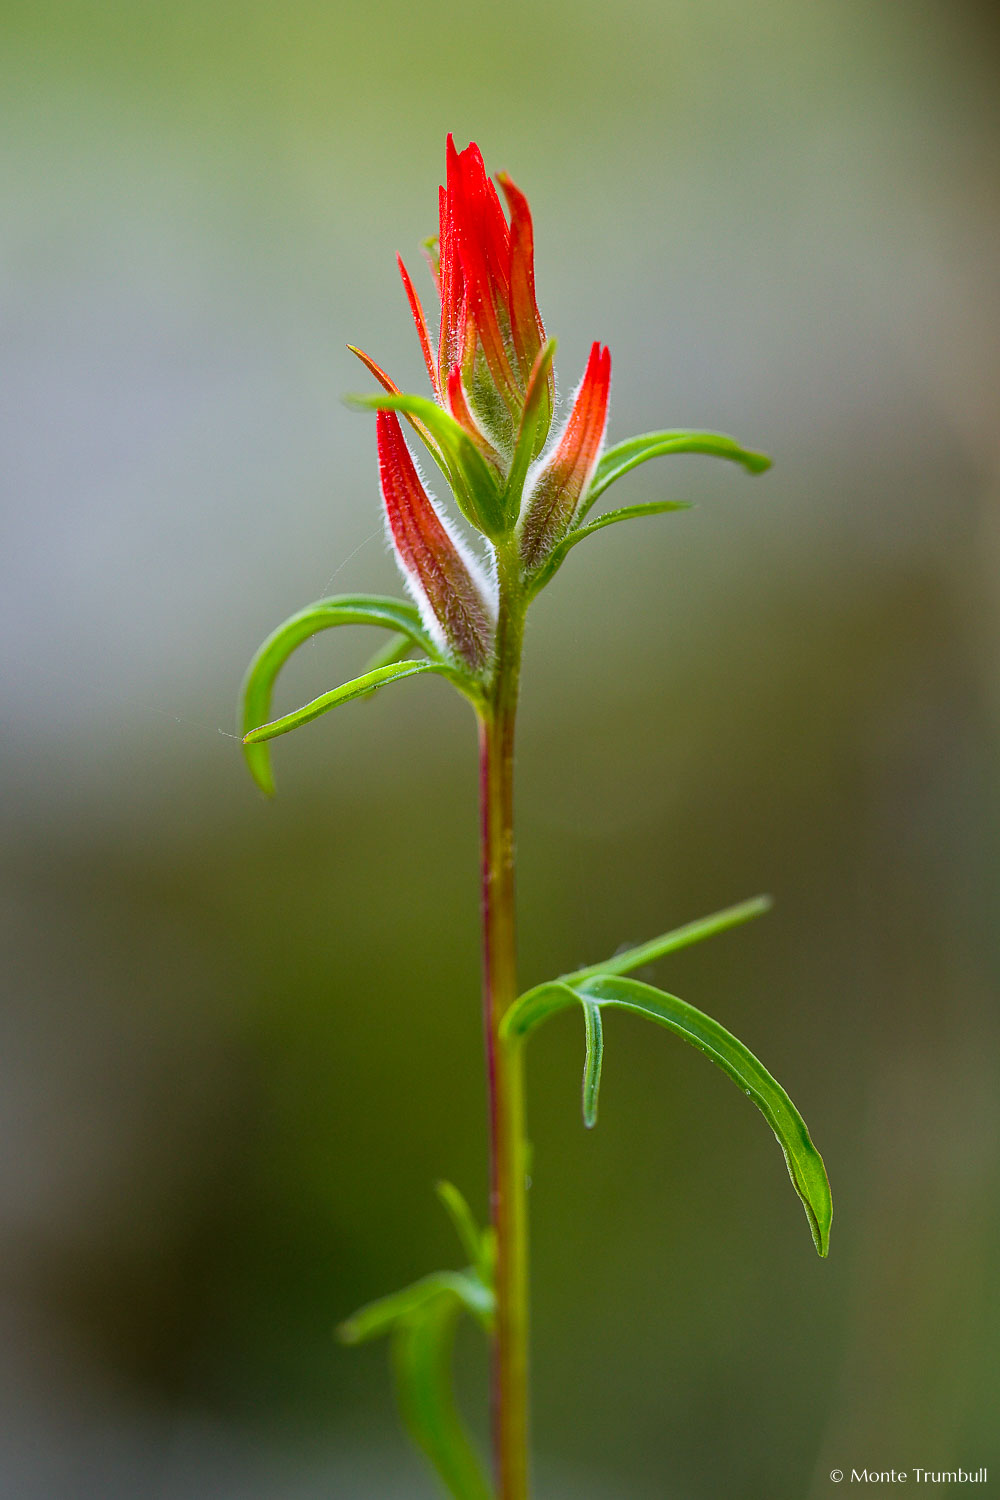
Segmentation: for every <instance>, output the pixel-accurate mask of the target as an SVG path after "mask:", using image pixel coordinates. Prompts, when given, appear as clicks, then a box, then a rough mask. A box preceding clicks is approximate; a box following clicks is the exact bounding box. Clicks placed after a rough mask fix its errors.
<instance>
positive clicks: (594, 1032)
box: [581, 996, 604, 1130]
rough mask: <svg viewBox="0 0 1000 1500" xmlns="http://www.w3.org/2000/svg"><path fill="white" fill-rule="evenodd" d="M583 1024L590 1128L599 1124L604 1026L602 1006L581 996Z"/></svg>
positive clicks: (586, 1114) (586, 1111)
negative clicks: (598, 1106) (598, 1103)
mask: <svg viewBox="0 0 1000 1500" xmlns="http://www.w3.org/2000/svg"><path fill="white" fill-rule="evenodd" d="M581 1000H582V1003H583V1024H584V1030H585V1032H586V1037H587V1056H586V1059H585V1061H584V1064H583V1123H584V1125H586V1127H587V1129H588V1130H593V1128H594V1126H595V1125H596V1124H597V1099H598V1095H599V1094H600V1092H601V1064H602V1062H603V1061H604V1027H603V1025H602V1023H601V1007H600V1006H599V1005H598V1003H597V1001H596V1000H590V999H588V998H586V997H584V996H581Z"/></svg>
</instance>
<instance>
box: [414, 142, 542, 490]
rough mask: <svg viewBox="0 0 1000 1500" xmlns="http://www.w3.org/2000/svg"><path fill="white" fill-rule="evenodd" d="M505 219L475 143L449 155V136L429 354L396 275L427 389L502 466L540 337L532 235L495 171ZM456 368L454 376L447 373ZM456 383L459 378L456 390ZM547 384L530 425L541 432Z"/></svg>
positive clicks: (524, 213) (519, 197)
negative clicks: (436, 324)
mask: <svg viewBox="0 0 1000 1500" xmlns="http://www.w3.org/2000/svg"><path fill="white" fill-rule="evenodd" d="M498 180H499V182H500V186H501V187H502V189H503V192H504V196H505V197H506V199H507V204H508V207H509V210H510V222H509V223H508V221H507V219H506V218H505V216H504V211H503V208H502V206H501V203H500V199H499V197H498V195H497V191H496V189H495V187H494V186H493V184H492V182H491V181H490V179H489V178H488V177H487V175H486V168H485V166H484V164H483V158H482V154H481V152H480V150H479V147H478V146H477V145H475V143H473V144H471V145H469V146H467V147H466V148H465V150H464V151H457V150H456V149H455V143H454V140H453V139H452V137H451V136H449V137H448V158H447V185H446V186H445V187H443V188H441V189H440V194H439V208H440V239H439V258H438V261H437V264H436V265H435V270H436V274H437V279H438V291H439V293H440V298H441V324H440V332H439V336H438V348H437V358H436V360H435V358H434V356H433V352H432V349H431V341H430V336H429V333H428V328H427V320H426V317H425V315H424V311H423V308H422V306H421V304H420V299H419V298H418V297H417V295H416V292H415V291H414V289H413V283H412V282H411V280H410V277H409V274H408V273H407V270H406V267H405V266H404V265H403V263H402V261H400V263H399V265H400V274H401V275H402V278H403V285H404V287H405V289H406V294H407V297H408V299H409V302H410V308H411V310H412V312H413V318H414V322H415V323H416V325H417V333H418V335H419V338H420V345H421V349H422V351H423V355H424V360H425V362H426V364H427V370H428V374H429V375H430V378H431V384H432V385H433V387H434V392H435V395H436V396H437V398H438V400H439V401H440V403H441V404H442V406H444V407H446V409H447V410H448V411H450V413H451V415H452V416H453V417H454V418H455V419H456V421H458V422H461V424H462V425H463V427H465V428H466V430H467V431H469V432H470V433H471V435H472V436H473V437H475V438H476V439H477V441H480V442H482V441H483V440H484V439H485V441H486V443H487V444H488V445H489V447H490V448H491V449H493V450H494V453H495V455H496V457H497V459H498V460H499V466H500V467H503V466H504V464H505V463H506V462H507V461H509V459H510V456H511V453H512V452H513V447H514V442H515V439H516V436H517V430H518V425H519V423H520V419H521V413H522V411H523V410H524V400H525V393H526V391H527V387H528V380H529V377H530V375H531V371H532V367H533V366H534V363H535V360H536V358H537V357H538V352H539V350H540V349H541V347H542V344H543V342H544V339H545V332H544V329H543V327H542V320H541V317H540V316H539V312H538V307H537V304H536V302H535V269H534V234H533V231H532V225H531V212H530V210H529V208H528V202H527V199H526V198H525V196H524V194H523V193H522V192H521V191H520V190H519V189H518V188H517V187H515V186H514V184H513V182H511V180H510V178H509V177H507V176H506V175H504V174H501V176H500V177H499V179H498ZM456 372H457V376H456ZM456 381H460V383H461V389H459V388H458V385H457V383H456ZM552 395H553V385H552V379H551V376H550V377H549V381H548V389H547V397H546V403H545V411H544V413H543V415H542V419H541V420H540V422H539V428H538V438H537V443H538V446H539V447H540V446H541V444H542V442H543V441H544V439H545V434H546V432H547V431H548V426H549V422H550V420H551V411H552Z"/></svg>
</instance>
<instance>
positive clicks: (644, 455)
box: [579, 429, 771, 519]
mask: <svg viewBox="0 0 1000 1500" xmlns="http://www.w3.org/2000/svg"><path fill="white" fill-rule="evenodd" d="M664 453H706V454H708V455H710V456H711V457H713V458H727V459H731V460H732V461H733V462H734V463H739V464H742V465H743V466H744V468H746V469H749V471H750V473H751V474H762V473H763V472H764V470H765V469H769V468H770V467H771V460H770V459H769V458H768V456H767V455H766V454H765V453H755V452H754V451H753V449H751V448H744V447H742V446H741V445H740V444H739V443H738V442H736V440H735V438H731V437H726V436H725V434H724V433H721V432H692V431H685V430H680V429H678V430H676V431H671V432H643V433H640V434H639V436H638V437H633V438H627V439H626V440H625V442H623V443H616V444H615V446H614V447H613V448H609V449H608V451H607V452H606V453H605V454H604V456H603V458H602V459H601V461H600V463H599V464H598V465H597V470H596V472H595V474H594V478H593V481H592V483H591V486H590V489H589V490H588V491H587V498H586V501H585V503H584V506H583V508H582V510H581V511H580V517H579V518H580V519H582V518H583V516H585V515H586V514H587V511H588V510H589V509H590V507H591V506H592V505H593V504H594V501H595V500H597V499H598V498H599V496H601V495H603V494H604V491H605V490H606V489H607V488H608V485H610V484H614V482H615V480H616V479H620V478H621V477H622V475H623V474H627V473H628V472H629V470H630V469H634V468H636V467H637V466H638V465H639V464H644V463H645V462H646V460H647V459H650V458H658V457H659V456H660V455H661V454H664Z"/></svg>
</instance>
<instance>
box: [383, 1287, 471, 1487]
mask: <svg viewBox="0 0 1000 1500" xmlns="http://www.w3.org/2000/svg"><path fill="white" fill-rule="evenodd" d="M458 1311H459V1309H458V1304H457V1303H456V1302H455V1301H454V1299H453V1298H444V1297H438V1298H436V1299H435V1300H433V1301H430V1302H425V1303H424V1304H423V1306H422V1307H421V1309H420V1310H419V1312H418V1313H416V1314H415V1315H414V1316H412V1317H410V1318H408V1319H406V1320H405V1321H404V1322H402V1323H400V1324H399V1325H398V1326H397V1327H396V1329H395V1330H394V1332H393V1337H392V1363H393V1369H394V1371H395V1375H396V1394H397V1398H398V1400H399V1410H400V1414H401V1416H402V1418H403V1421H404V1423H405V1424H406V1427H407V1430H408V1431H409V1433H410V1436H411V1437H412V1439H413V1441H414V1443H415V1444H416V1445H417V1447H418V1448H420V1449H421V1451H422V1452H423V1453H424V1454H425V1455H426V1456H427V1458H428V1459H429V1460H430V1462H431V1464H432V1465H433V1466H434V1468H435V1469H436V1470H437V1473H438V1475H439V1476H440V1478H441V1481H442V1483H443V1484H444V1486H445V1488H446V1489H447V1491H448V1493H449V1494H450V1495H451V1496H452V1497H453V1500H494V1491H493V1487H492V1485H491V1484H490V1482H489V1480H488V1479H487V1477H486V1473H485V1471H484V1469H483V1465H482V1462H481V1461H480V1458H479V1455H478V1454H477V1452H476V1450H475V1448H474V1447H473V1446H472V1443H471V1442H470V1441H469V1438H468V1436H467V1434H466V1431H465V1427H464V1425H463V1422H462V1418H461V1416H460V1415H459V1412H458V1409H457V1407H456V1405H455V1400H454V1396H453V1394H452V1381H451V1353H452V1345H453V1343H454V1337H455V1324H456V1321H457V1318H458Z"/></svg>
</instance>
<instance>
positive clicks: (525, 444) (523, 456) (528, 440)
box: [503, 339, 556, 524]
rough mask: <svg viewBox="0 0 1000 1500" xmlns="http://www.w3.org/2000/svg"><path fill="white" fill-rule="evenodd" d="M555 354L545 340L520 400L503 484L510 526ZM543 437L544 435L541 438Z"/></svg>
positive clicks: (533, 452) (543, 413)
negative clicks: (515, 440) (516, 428)
mask: <svg viewBox="0 0 1000 1500" xmlns="http://www.w3.org/2000/svg"><path fill="white" fill-rule="evenodd" d="M555 352H556V341H555V339H549V340H548V342H547V343H546V344H544V345H543V347H542V348H541V349H540V350H539V353H538V357H537V359H536V360H535V364H534V368H533V369H532V372H531V378H530V380H529V381H528V389H527V392H526V393H525V398H524V411H523V412H522V413H521V424H520V426H519V428H518V431H517V442H516V443H515V445H514V457H513V458H512V460H511V465H510V472H509V474H508V475H507V483H506V485H505V486H504V492H503V498H504V510H505V512H506V515H507V519H508V522H510V523H511V524H513V523H514V522H515V521H516V520H517V516H518V512H519V510H520V508H521V495H522V493H523V491H524V481H525V477H526V475H527V473H528V468H529V465H530V464H531V460H532V459H533V458H534V457H535V456H536V453H537V450H538V448H539V446H540V444H539V441H538V439H539V436H540V428H541V426H542V421H543V418H545V417H547V416H548V415H550V413H549V402H548V399H547V398H548V393H549V372H550V370H551V369H552V359H553V356H554V355H555ZM542 436H544V434H542Z"/></svg>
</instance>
